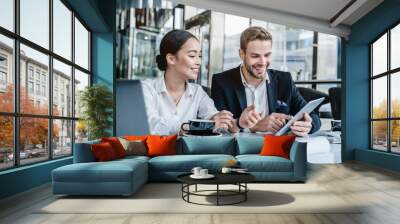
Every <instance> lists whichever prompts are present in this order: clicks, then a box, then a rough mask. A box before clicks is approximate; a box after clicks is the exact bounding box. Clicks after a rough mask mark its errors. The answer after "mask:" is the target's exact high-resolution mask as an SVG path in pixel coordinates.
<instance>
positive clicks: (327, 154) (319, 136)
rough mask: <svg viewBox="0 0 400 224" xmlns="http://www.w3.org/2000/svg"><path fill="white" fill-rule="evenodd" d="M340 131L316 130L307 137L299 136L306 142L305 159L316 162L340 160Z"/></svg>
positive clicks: (337, 161)
mask: <svg viewBox="0 0 400 224" xmlns="http://www.w3.org/2000/svg"><path fill="white" fill-rule="evenodd" d="M340 134H341V133H340V132H332V131H318V132H316V133H314V134H312V135H310V136H309V137H305V138H299V139H298V141H302V142H307V161H308V162H309V163H317V164H333V163H341V162H342V155H341V154H342V153H341V151H342V144H341V137H340Z"/></svg>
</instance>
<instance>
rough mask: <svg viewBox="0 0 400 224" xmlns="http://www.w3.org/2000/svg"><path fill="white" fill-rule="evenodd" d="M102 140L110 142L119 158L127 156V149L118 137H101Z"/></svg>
mask: <svg viewBox="0 0 400 224" xmlns="http://www.w3.org/2000/svg"><path fill="white" fill-rule="evenodd" d="M101 142H108V143H110V145H111V146H112V148H113V149H114V152H115V155H116V156H117V157H118V158H121V157H124V156H126V151H125V149H124V147H123V146H122V144H121V142H119V140H118V138H116V137H110V138H101Z"/></svg>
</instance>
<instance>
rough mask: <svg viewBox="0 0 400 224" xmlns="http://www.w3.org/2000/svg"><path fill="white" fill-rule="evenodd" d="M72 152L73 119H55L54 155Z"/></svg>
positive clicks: (59, 155) (58, 155) (64, 154)
mask: <svg viewBox="0 0 400 224" xmlns="http://www.w3.org/2000/svg"><path fill="white" fill-rule="evenodd" d="M71 154H72V121H71V120H53V157H54V158H56V157H61V156H66V155H71Z"/></svg>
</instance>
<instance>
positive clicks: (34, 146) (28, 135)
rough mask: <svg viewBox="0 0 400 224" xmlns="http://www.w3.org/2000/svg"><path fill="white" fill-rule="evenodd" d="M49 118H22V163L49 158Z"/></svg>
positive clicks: (20, 153)
mask: <svg viewBox="0 0 400 224" xmlns="http://www.w3.org/2000/svg"><path fill="white" fill-rule="evenodd" d="M48 132H49V120H48V119H44V118H31V117H22V118H20V152H19V156H20V159H21V164H22V165H23V164H28V163H35V162H38V161H42V160H46V159H48V158H49V147H48V144H49V142H48Z"/></svg>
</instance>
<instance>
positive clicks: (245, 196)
mask: <svg viewBox="0 0 400 224" xmlns="http://www.w3.org/2000/svg"><path fill="white" fill-rule="evenodd" d="M247 191H248V190H247V183H244V201H247Z"/></svg>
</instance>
